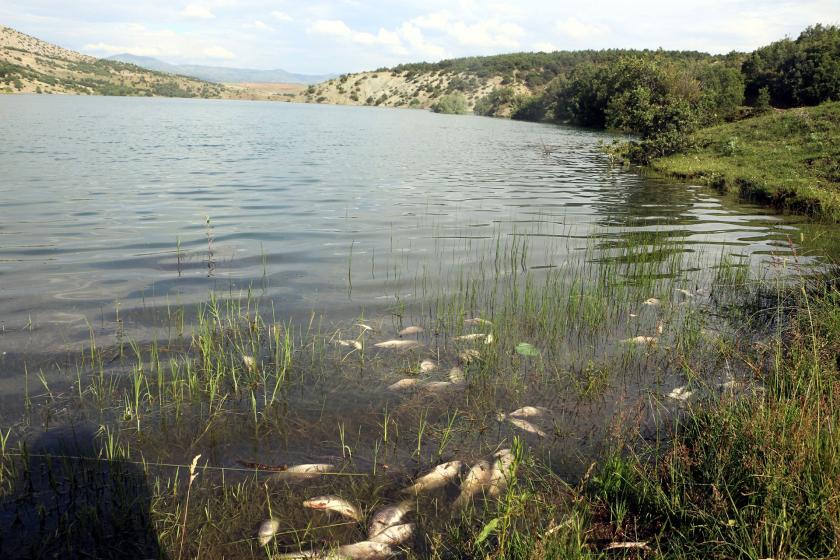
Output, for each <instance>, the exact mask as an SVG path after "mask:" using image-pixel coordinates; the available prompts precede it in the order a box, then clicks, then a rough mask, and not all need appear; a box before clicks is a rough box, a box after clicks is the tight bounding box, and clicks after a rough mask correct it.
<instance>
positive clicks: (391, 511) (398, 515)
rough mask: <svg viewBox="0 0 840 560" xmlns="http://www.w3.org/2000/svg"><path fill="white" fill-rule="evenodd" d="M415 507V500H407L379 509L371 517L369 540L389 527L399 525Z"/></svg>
mask: <svg viewBox="0 0 840 560" xmlns="http://www.w3.org/2000/svg"><path fill="white" fill-rule="evenodd" d="M414 508H415V505H414V502H412V501H409V500H405V501H402V502H400V503H398V504H393V505H390V506H385V507H384V508H381V509H379V510H377V511H376V512H375V513H374V514H373V515H372V516H371V518H370V524H369V525H368V533H367V535H368V540H375V539H374V537H376V536H377V535H378V534H379V533H381V532H382V531H384V530H385V529H387V528H388V527H393V526H394V525H399V524H400V522H401V521H402V520H403V519H404V518H405V516H406V515H408V514H409V513H411V512H412V511H414Z"/></svg>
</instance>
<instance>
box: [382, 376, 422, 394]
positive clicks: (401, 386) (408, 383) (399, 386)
mask: <svg viewBox="0 0 840 560" xmlns="http://www.w3.org/2000/svg"><path fill="white" fill-rule="evenodd" d="M419 384H420V380H419V379H416V378H413V377H406V378H405V379H400V380H399V381H397V382H396V383H393V384H391V385H389V386H388V390H389V391H394V392H397V391H405V390H408V389H411V388H412V387H416V386H417V385H419Z"/></svg>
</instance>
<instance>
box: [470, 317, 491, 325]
mask: <svg viewBox="0 0 840 560" xmlns="http://www.w3.org/2000/svg"><path fill="white" fill-rule="evenodd" d="M492 324H493V323H492V322H490V321H488V320H487V319H482V318H481V317H473V318H472V319H464V325H465V326H467V327H478V326H484V325H487V326H490V325H492Z"/></svg>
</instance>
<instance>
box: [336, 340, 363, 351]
mask: <svg viewBox="0 0 840 560" xmlns="http://www.w3.org/2000/svg"><path fill="white" fill-rule="evenodd" d="M336 342H337V343H338V344H339V345H340V346H352V347H353V348H355V349H356V350H361V349H362V343H361V342H359V341H358V340H341V339H339V340H336Z"/></svg>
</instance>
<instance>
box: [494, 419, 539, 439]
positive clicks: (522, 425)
mask: <svg viewBox="0 0 840 560" xmlns="http://www.w3.org/2000/svg"><path fill="white" fill-rule="evenodd" d="M501 418H503V419H505V420H507V421H508V422H510V423H511V424H513V425H514V426H516V427H517V428H519V429H520V430H523V431H525V432H528V433H531V434H534V435H537V436H539V437H541V438H544V437H546V433H545V432H544V431H542V430H541V429H540V428H538V427H537V426H535V425H534V424H532V423H530V422H528V421H527V420H523V419H522V418H512V417H510V416H505V415H502V416H501Z"/></svg>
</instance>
